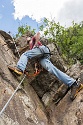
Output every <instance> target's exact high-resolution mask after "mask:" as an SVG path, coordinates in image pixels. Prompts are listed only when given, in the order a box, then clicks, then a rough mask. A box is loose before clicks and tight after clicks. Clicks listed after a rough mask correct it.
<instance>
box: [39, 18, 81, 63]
mask: <svg viewBox="0 0 83 125" xmlns="http://www.w3.org/2000/svg"><path fill="white" fill-rule="evenodd" d="M40 30H41V31H43V32H44V35H45V36H46V37H48V39H49V40H50V41H51V42H53V43H54V44H55V45H56V47H57V49H58V51H59V53H60V55H62V57H63V58H64V59H65V60H66V61H67V63H69V64H70V63H75V62H76V61H77V60H79V61H80V62H81V63H82V64H83V22H81V23H80V24H77V23H75V22H74V21H73V22H72V26H70V27H68V28H65V27H63V26H60V24H59V23H56V22H55V21H54V20H52V21H49V20H48V19H46V18H45V19H44V21H43V23H42V25H41V26H40Z"/></svg>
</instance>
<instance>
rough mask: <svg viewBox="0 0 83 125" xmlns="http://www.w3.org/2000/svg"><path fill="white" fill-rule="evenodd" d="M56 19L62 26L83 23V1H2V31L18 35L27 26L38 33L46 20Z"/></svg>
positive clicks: (0, 12) (0, 9)
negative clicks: (42, 21)
mask: <svg viewBox="0 0 83 125" xmlns="http://www.w3.org/2000/svg"><path fill="white" fill-rule="evenodd" d="M44 17H46V18H48V19H49V20H52V19H55V22H56V23H57V22H59V23H60V24H61V25H62V26H66V27H68V26H70V25H71V24H72V21H75V22H76V23H80V22H81V21H83V0H58V1H57V0H0V30H4V31H6V32H9V31H10V32H11V34H12V35H15V34H16V33H17V29H18V27H19V26H21V25H25V24H27V25H28V26H31V28H32V29H33V28H34V29H36V31H38V26H39V24H40V21H41V20H42V19H43V18H44Z"/></svg>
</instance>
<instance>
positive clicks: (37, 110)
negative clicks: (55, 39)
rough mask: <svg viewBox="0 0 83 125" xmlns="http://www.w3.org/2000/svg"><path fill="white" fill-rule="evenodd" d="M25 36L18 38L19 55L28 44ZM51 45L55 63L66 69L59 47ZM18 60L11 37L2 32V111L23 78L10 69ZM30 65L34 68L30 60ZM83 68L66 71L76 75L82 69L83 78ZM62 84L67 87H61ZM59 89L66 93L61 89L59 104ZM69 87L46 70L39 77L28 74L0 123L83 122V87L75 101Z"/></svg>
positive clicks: (58, 124) (82, 124) (67, 124)
mask: <svg viewBox="0 0 83 125" xmlns="http://www.w3.org/2000/svg"><path fill="white" fill-rule="evenodd" d="M26 36H27V35H26ZM26 36H23V37H21V38H19V39H17V40H15V43H16V46H17V47H18V50H19V53H20V54H22V53H23V51H24V49H22V48H23V47H25V46H26V44H27V43H26ZM22 43H23V44H22ZM49 46H52V49H53V50H52V51H53V55H52V57H51V60H52V62H53V64H54V65H56V66H57V67H58V68H59V69H60V70H62V71H64V72H65V66H64V62H63V61H62V59H61V58H60V56H59V54H58V52H57V50H56V48H54V45H49ZM20 50H23V51H20ZM27 50H28V47H27ZM17 61H18V56H17V51H16V49H15V44H14V41H13V39H12V37H11V36H10V35H9V34H7V33H6V32H4V31H0V111H1V110H2V109H3V107H4V105H5V104H6V102H7V101H8V99H9V98H10V97H11V95H12V94H13V93H14V91H15V89H16V88H17V86H18V85H19V83H20V82H21V80H22V79H23V77H24V76H21V77H18V76H16V75H14V74H12V73H11V72H10V71H9V69H8V65H12V66H15V65H16V63H17ZM77 67H78V68H77ZM28 68H30V69H31V68H32V65H31V64H30V63H29V66H28ZM66 70H67V69H66ZM82 70H83V68H82V66H81V65H80V64H79V63H77V64H75V65H74V66H72V67H71V69H69V70H68V71H67V74H69V75H70V76H72V77H75V78H76V77H77V76H79V74H80V72H81V75H80V78H81V81H83V73H82ZM71 72H72V73H71ZM59 87H61V88H64V89H61V90H60V88H59ZM57 90H60V91H62V90H64V92H65V93H64V92H61V98H62V97H63V96H64V98H62V99H61V100H60V102H59V103H58V104H57V105H56V103H55V101H57V100H58V99H59V98H60V95H58V96H57V93H58V91H57ZM66 90H67V86H64V84H63V83H62V82H60V81H59V80H58V79H57V78H56V77H55V76H53V75H51V74H49V73H48V72H46V71H42V72H41V73H40V74H39V75H38V76H37V77H36V78H35V77H26V78H25V79H24V81H23V83H22V85H21V86H20V87H19V89H18V91H17V92H16V93H15V95H14V96H13V98H12V99H11V101H10V103H9V104H8V105H7V107H6V108H5V110H4V111H3V113H2V114H1V115H0V125H83V90H81V91H80V92H79V94H78V96H77V98H76V99H75V100H74V101H73V102H71V100H70V98H69V97H70V91H68V92H67V94H66ZM65 94H66V95H65ZM53 95H55V96H54V97H56V100H55V98H54V101H52V102H51V103H50V105H49V106H48V102H49V100H50V98H51V97H53Z"/></svg>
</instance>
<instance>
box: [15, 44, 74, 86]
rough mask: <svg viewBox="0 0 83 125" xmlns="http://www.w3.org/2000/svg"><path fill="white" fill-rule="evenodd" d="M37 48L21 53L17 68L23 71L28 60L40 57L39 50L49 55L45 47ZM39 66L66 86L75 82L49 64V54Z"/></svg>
mask: <svg viewBox="0 0 83 125" xmlns="http://www.w3.org/2000/svg"><path fill="white" fill-rule="evenodd" d="M39 48H40V49H39ZM39 48H37V47H36V48H33V49H32V50H29V51H27V52H25V53H23V54H22V55H21V57H20V59H19V61H18V63H17V67H18V68H19V69H21V70H22V71H24V70H25V68H26V65H27V63H28V59H31V58H33V57H36V56H39V55H41V54H42V52H41V49H42V50H43V52H44V53H49V49H48V48H47V47H46V46H40V47H39ZM40 64H41V66H42V67H43V68H44V69H46V70H47V71H48V72H50V73H51V74H53V75H55V76H56V77H57V78H58V79H59V80H61V81H62V82H63V83H64V84H67V85H68V86H71V85H72V84H73V83H74V82H75V81H76V80H75V79H73V78H71V77H70V76H68V75H67V74H65V73H63V72H62V71H60V70H59V69H57V68H56V67H55V66H54V65H53V64H52V63H51V61H50V55H49V54H46V55H45V57H44V58H42V59H41V60H40Z"/></svg>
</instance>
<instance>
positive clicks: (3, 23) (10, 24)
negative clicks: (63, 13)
mask: <svg viewBox="0 0 83 125" xmlns="http://www.w3.org/2000/svg"><path fill="white" fill-rule="evenodd" d="M13 13H14V6H13V4H12V2H11V0H0V30H4V31H6V32H9V31H10V32H11V33H12V35H15V34H16V33H17V29H18V27H19V26H20V25H22V24H23V25H24V24H27V25H29V26H31V27H32V29H33V28H35V29H36V30H38V23H37V22H36V21H35V20H32V19H31V18H29V17H28V16H25V17H24V18H22V20H19V19H16V20H15V19H14V15H13Z"/></svg>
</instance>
